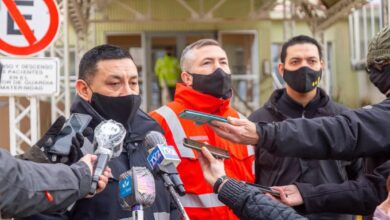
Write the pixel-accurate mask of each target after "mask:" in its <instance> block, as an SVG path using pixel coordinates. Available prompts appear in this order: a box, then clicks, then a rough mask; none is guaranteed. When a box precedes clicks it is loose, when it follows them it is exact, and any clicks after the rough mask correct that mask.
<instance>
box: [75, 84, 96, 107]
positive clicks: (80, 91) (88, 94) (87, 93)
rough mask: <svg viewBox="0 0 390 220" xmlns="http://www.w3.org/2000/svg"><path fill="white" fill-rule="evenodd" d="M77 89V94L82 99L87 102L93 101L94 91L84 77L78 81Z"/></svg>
mask: <svg viewBox="0 0 390 220" xmlns="http://www.w3.org/2000/svg"><path fill="white" fill-rule="evenodd" d="M76 91H77V95H79V96H80V97H81V98H82V99H84V100H85V101H87V102H90V101H91V98H92V91H91V89H90V88H89V86H88V84H87V82H85V81H84V80H82V79H78V80H77V81H76Z"/></svg>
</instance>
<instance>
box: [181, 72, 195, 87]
mask: <svg viewBox="0 0 390 220" xmlns="http://www.w3.org/2000/svg"><path fill="white" fill-rule="evenodd" d="M181 80H182V81H183V83H184V84H185V85H186V86H192V76H191V74H189V73H187V72H182V73H181Z"/></svg>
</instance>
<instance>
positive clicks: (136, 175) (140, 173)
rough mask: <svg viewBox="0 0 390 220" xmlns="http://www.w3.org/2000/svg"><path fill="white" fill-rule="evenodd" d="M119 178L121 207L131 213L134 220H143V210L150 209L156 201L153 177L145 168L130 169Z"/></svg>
mask: <svg viewBox="0 0 390 220" xmlns="http://www.w3.org/2000/svg"><path fill="white" fill-rule="evenodd" d="M119 178H120V180H119V198H120V204H121V207H122V208H123V209H126V210H129V211H132V217H133V219H134V220H143V219H144V213H143V208H147V207H150V206H151V205H152V204H153V203H154V200H155V199H156V185H155V182H154V178H153V175H152V174H151V173H150V171H149V170H148V169H147V168H146V167H132V168H131V169H130V170H128V171H126V172H124V173H122V174H121V175H120V177H119Z"/></svg>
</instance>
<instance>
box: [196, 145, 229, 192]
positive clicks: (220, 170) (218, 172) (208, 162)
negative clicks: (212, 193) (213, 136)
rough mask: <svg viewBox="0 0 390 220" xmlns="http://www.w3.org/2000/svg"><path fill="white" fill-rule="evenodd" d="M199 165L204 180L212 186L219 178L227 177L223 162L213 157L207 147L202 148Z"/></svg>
mask: <svg viewBox="0 0 390 220" xmlns="http://www.w3.org/2000/svg"><path fill="white" fill-rule="evenodd" d="M199 163H200V166H201V167H202V171H203V176H204V178H205V179H206V181H207V182H208V183H209V184H210V185H211V186H214V184H215V182H216V181H217V179H218V178H219V177H221V176H225V175H226V173H225V166H224V164H223V160H222V159H216V158H215V157H213V155H211V153H210V151H209V150H208V149H207V148H205V147H202V151H201V153H200V154H199Z"/></svg>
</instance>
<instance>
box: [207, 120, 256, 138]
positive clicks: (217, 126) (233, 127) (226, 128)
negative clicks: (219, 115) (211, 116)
mask: <svg viewBox="0 0 390 220" xmlns="http://www.w3.org/2000/svg"><path fill="white" fill-rule="evenodd" d="M227 119H228V122H229V123H225V122H219V121H211V122H210V123H209V125H210V127H211V128H212V129H213V130H214V131H215V133H217V135H218V136H221V137H222V138H225V139H227V140H229V141H232V142H234V143H239V144H252V145H256V144H257V142H258V141H259V135H258V134H257V132H256V124H255V123H253V122H251V121H249V120H247V119H239V118H233V117H228V118H227Z"/></svg>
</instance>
